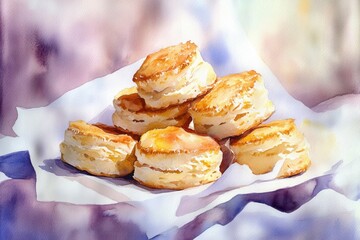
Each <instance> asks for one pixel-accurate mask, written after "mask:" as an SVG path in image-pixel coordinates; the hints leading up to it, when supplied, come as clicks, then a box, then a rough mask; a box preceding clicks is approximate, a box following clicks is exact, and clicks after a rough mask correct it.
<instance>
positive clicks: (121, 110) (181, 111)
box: [112, 87, 191, 135]
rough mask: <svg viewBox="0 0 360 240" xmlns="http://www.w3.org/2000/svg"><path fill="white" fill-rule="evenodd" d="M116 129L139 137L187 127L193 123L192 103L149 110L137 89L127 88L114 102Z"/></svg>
mask: <svg viewBox="0 0 360 240" xmlns="http://www.w3.org/2000/svg"><path fill="white" fill-rule="evenodd" d="M113 104H114V107H115V113H114V114H113V117H112V119H113V123H114V125H115V127H118V128H120V129H122V130H123V131H125V132H130V133H133V134H137V135H142V134H143V133H145V132H147V131H149V130H151V129H155V128H165V127H167V126H178V127H187V126H188V125H189V123H190V122H191V117H190V114H189V113H188V109H189V105H190V103H183V104H180V105H176V106H172V107H168V108H166V109H159V110H151V109H147V108H146V106H145V102H144V100H143V99H142V98H141V97H140V96H139V94H138V93H137V90H136V87H132V88H127V89H124V90H123V91H121V92H120V93H118V94H117V95H116V97H115V99H114V101H113Z"/></svg>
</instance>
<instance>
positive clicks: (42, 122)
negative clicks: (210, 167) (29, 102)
mask: <svg viewBox="0 0 360 240" xmlns="http://www.w3.org/2000/svg"><path fill="white" fill-rule="evenodd" d="M246 54H247V62H246V64H243V63H241V62H239V63H238V64H239V65H238V66H239V68H238V69H239V72H240V71H242V70H249V69H250V68H249V67H248V66H251V69H255V70H256V71H258V72H259V73H261V74H262V75H263V78H264V81H265V85H266V87H267V89H268V90H269V97H270V99H271V100H272V101H273V102H274V104H275V106H276V112H275V114H274V115H273V116H272V117H271V119H269V121H271V120H274V119H283V118H295V119H296V123H297V125H298V127H299V128H300V130H301V131H302V132H303V133H304V134H305V137H306V138H307V140H308V142H309V143H310V147H311V153H310V154H311V159H312V166H311V168H310V169H309V170H308V171H307V172H306V173H304V174H302V175H300V176H296V177H292V178H287V179H275V176H276V173H277V171H278V169H279V166H278V167H276V168H275V169H274V171H273V172H271V173H268V174H265V175H259V176H256V175H253V174H252V173H251V171H250V170H249V168H248V167H246V166H240V165H238V164H233V165H231V166H230V167H229V168H228V169H227V171H226V172H225V173H224V174H223V176H222V177H221V178H220V179H219V180H218V181H216V182H215V183H213V184H207V185H204V186H200V187H196V188H190V189H186V190H182V191H168V190H152V189H149V188H146V187H142V186H141V185H139V184H137V183H136V182H135V181H133V180H132V179H131V178H125V179H122V178H120V179H110V178H99V177H94V176H90V175H88V174H84V173H81V172H77V171H75V170H72V169H71V168H69V167H67V166H65V165H62V164H61V162H60V160H59V156H60V152H59V144H60V142H61V141H62V140H63V135H64V131H65V129H66V128H67V126H68V122H69V121H73V120H78V119H82V120H85V121H90V122H103V123H107V124H111V118H110V116H111V114H112V112H113V111H114V110H113V107H112V105H111V104H112V99H113V97H114V96H115V95H116V93H117V92H118V91H120V90H122V89H123V88H125V87H130V86H133V85H134V84H133V83H132V81H131V80H132V76H133V74H134V73H135V71H136V70H137V69H138V68H139V66H140V64H141V63H142V60H139V61H138V62H136V63H134V64H132V65H129V66H127V67H124V68H122V69H120V70H118V71H116V72H114V73H112V74H109V75H107V76H105V77H101V78H98V79H95V80H93V81H90V82H88V83H86V84H84V85H82V86H80V87H79V88H77V89H74V90H72V91H69V92H67V93H66V94H64V95H63V96H61V97H60V98H59V99H57V100H56V101H54V102H53V103H51V104H50V105H48V106H46V107H42V108H34V109H21V108H18V119H17V121H16V123H15V125H14V131H15V132H16V134H17V135H18V137H16V138H13V137H4V138H2V139H0V143H1V149H0V154H6V153H10V152H14V151H19V150H29V152H30V156H31V161H32V165H33V166H34V169H35V172H36V193H37V199H38V200H39V201H59V202H68V203H73V204H114V203H118V202H129V203H131V204H132V205H133V206H135V207H137V208H139V209H141V211H139V215H138V216H132V219H133V220H134V219H135V220H134V221H137V223H138V224H139V225H140V226H142V227H143V228H144V229H145V231H146V232H147V234H148V236H149V237H152V236H155V235H156V234H158V233H160V232H162V231H165V230H166V229H169V228H170V227H173V226H181V225H183V224H185V223H186V222H188V221H189V220H191V219H193V218H194V217H195V216H197V215H198V214H200V213H202V212H204V211H206V210H208V209H210V208H212V207H214V206H216V205H218V204H220V203H223V202H226V201H228V200H230V199H231V198H232V197H234V196H236V195H238V194H245V193H260V192H268V191H274V190H277V189H281V188H286V187H290V186H295V185H297V184H300V183H303V182H305V181H307V180H309V179H312V178H315V177H318V176H321V175H325V174H329V173H331V172H332V171H339V169H341V168H342V167H343V166H346V165H347V164H349V163H350V162H352V161H354V160H356V159H359V153H358V150H357V149H360V141H359V139H360V130H359V129H360V128H359V124H358V123H359V120H360V109H359V108H358V107H356V106H353V105H351V106H350V105H342V106H341V107H339V108H337V109H335V110H331V111H326V112H321V113H316V112H313V111H312V110H310V109H309V108H307V107H306V106H304V105H303V104H302V103H301V102H299V101H297V100H295V99H294V98H293V97H291V96H290V95H289V94H288V93H287V92H286V91H285V89H284V88H283V87H282V86H281V84H280V83H279V81H278V80H277V79H276V77H275V76H274V75H273V74H272V73H271V71H270V70H269V69H268V68H267V67H266V66H265V65H264V63H263V62H262V61H261V60H260V59H259V58H258V57H257V56H256V54H255V52H253V51H250V50H248V52H247V53H246ZM229 74H230V73H229ZM200 198H201V199H204V198H205V199H206V201H205V204H204V201H202V202H201V204H197V199H200ZM159 206H161V208H162V209H166V211H159ZM109 214H119V217H120V216H121V213H116V212H115V213H114V212H109ZM155 215H156V218H154V217H153V216H155Z"/></svg>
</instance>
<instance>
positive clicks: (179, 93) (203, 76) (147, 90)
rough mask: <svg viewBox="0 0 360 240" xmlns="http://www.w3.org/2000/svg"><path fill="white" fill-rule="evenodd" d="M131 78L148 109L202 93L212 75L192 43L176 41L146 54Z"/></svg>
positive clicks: (214, 75) (211, 82) (175, 102)
mask: <svg viewBox="0 0 360 240" xmlns="http://www.w3.org/2000/svg"><path fill="white" fill-rule="evenodd" d="M133 81H134V82H135V83H136V85H137V90H138V94H139V96H140V97H141V98H143V99H144V101H145V103H146V107H147V108H148V109H162V108H167V107H169V106H173V105H179V104H181V103H184V102H189V101H191V100H193V99H195V98H197V97H199V96H202V95H204V94H205V93H206V92H207V91H209V89H211V88H212V86H213V84H214V83H215V81H216V74H215V72H214V69H213V68H212V67H211V65H210V64H208V63H207V62H205V61H204V60H203V59H202V57H201V54H200V51H199V49H198V48H197V46H196V45H195V44H194V43H192V42H186V43H180V44H178V45H175V46H170V47H167V48H164V49H161V50H159V51H158V52H155V53H152V54H150V55H149V56H148V57H147V58H146V59H145V61H144V62H143V64H142V65H141V66H140V68H139V70H138V71H137V72H136V73H135V75H134V77H133Z"/></svg>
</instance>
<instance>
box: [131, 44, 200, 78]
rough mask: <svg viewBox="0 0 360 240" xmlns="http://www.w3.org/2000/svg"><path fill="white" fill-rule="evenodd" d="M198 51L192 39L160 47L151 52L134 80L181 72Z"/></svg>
mask: <svg viewBox="0 0 360 240" xmlns="http://www.w3.org/2000/svg"><path fill="white" fill-rule="evenodd" d="M197 51H198V47H197V46H196V44H195V43H192V42H190V41H188V42H186V43H180V44H178V45H175V46H170V47H166V48H163V49H160V50H159V51H157V52H154V53H152V54H149V55H148V56H147V57H146V59H145V60H144V62H143V64H142V65H141V67H140V68H139V70H138V71H137V72H136V73H135V75H134V77H133V81H134V82H138V81H147V80H156V79H157V78H159V77H160V76H161V75H163V74H171V73H169V72H172V73H173V74H177V73H179V72H180V71H181V70H183V69H184V68H186V67H187V66H189V65H190V64H191V63H192V62H193V60H194V58H195V56H196V54H197Z"/></svg>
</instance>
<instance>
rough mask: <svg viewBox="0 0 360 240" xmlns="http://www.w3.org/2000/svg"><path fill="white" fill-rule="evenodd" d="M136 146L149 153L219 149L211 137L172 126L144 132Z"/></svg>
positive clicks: (199, 151) (198, 151)
mask: <svg viewBox="0 0 360 240" xmlns="http://www.w3.org/2000/svg"><path fill="white" fill-rule="evenodd" d="M137 147H138V149H139V150H140V151H141V152H144V153H149V154H151V153H153V154H156V153H165V154H166V153H202V152H206V151H220V146H219V144H218V143H217V142H216V141H215V140H214V139H212V138H211V137H208V136H202V135H198V134H196V133H192V132H188V131H185V130H184V129H183V128H180V127H172V126H170V127H167V128H164V129H154V130H150V131H148V132H146V133H145V134H143V135H142V136H141V138H140V141H139V143H138V145H137Z"/></svg>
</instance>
